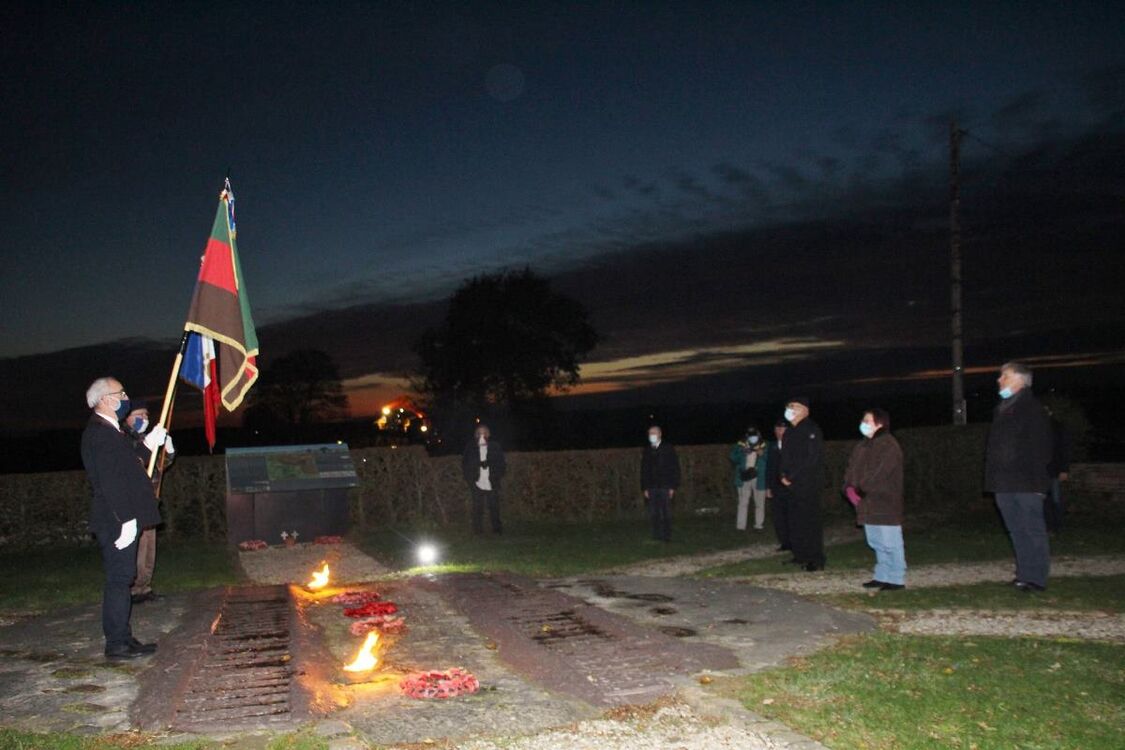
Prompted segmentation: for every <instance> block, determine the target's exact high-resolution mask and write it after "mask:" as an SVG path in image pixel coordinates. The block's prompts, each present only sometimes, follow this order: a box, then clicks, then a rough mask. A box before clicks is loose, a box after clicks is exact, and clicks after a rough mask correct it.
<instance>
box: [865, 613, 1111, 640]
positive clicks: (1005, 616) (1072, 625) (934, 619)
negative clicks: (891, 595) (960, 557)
mask: <svg viewBox="0 0 1125 750" xmlns="http://www.w3.org/2000/svg"><path fill="white" fill-rule="evenodd" d="M878 614H879V615H880V618H881V620H882V623H883V626H884V627H886V628H887V629H888V630H896V631H898V632H900V633H906V634H909V635H969V636H979V635H995V636H1003V637H1007V638H1010V637H1012V636H1021V637H1032V638H1078V639H1081V640H1084V641H1110V642H1112V643H1125V615H1119V614H1110V613H1108V612H1062V611H1046V610H1040V611H1018V612H1013V611H1008V612H1002V611H991V610H968V609H932V610H928V611H923V612H901V611H883V612H879V613H878Z"/></svg>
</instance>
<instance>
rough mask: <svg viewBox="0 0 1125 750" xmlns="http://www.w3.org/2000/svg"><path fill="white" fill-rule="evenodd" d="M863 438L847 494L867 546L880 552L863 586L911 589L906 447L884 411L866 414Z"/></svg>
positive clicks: (856, 450)
mask: <svg viewBox="0 0 1125 750" xmlns="http://www.w3.org/2000/svg"><path fill="white" fill-rule="evenodd" d="M859 431H860V432H861V433H862V434H863V437H864V439H863V440H862V441H861V442H860V443H859V445H857V446H856V447H855V448H854V449H852V455H851V457H850V458H849V459H848V468H847V471H845V472H844V494H845V495H847V497H848V500H849V501H851V503H852V505H854V506H855V508H856V520H857V522H858V523H861V524H863V529H864V532H865V533H866V535H867V546H869V547H871V549H873V550H875V575H874V577H873V578H872V579H871V580H870V581H868V582H867V583H865V584H863V586H864V588H869V589H881V590H883V591H894V590H897V589H903V588H906V553H905V551H904V549H903V543H902V505H903V501H902V448H901V447H900V446H899V444H898V441H897V440H895V438H894V435H892V434H891V417H890V415H889V414H887V412H885V411H883V410H882V409H870V410H868V411H867V412H865V413H864V415H863V422H861V423H860V426H859Z"/></svg>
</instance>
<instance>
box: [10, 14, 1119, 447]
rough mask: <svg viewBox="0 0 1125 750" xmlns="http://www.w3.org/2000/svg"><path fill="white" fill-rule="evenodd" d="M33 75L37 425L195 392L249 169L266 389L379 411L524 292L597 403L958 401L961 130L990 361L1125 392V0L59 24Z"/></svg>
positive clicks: (28, 163) (25, 359)
mask: <svg viewBox="0 0 1125 750" xmlns="http://www.w3.org/2000/svg"><path fill="white" fill-rule="evenodd" d="M0 55H2V57H0V59H2V63H0V65H2V80H3V91H4V100H5V103H4V106H3V107H2V108H0V127H2V130H3V133H4V146H5V147H4V149H3V150H2V152H0V164H2V170H3V181H2V190H3V201H2V203H0V211H2V220H0V232H3V245H2V246H3V253H4V271H3V275H2V277H0V299H2V300H3V302H2V304H3V312H4V325H3V327H2V330H0V376H2V377H3V383H4V388H3V391H4V395H3V396H2V397H0V409H2V411H3V412H4V418H3V419H4V421H5V424H6V425H9V426H10V425H11V424H12V423H14V422H20V421H24V420H28V419H31V418H32V417H33V416H39V417H44V418H51V419H57V420H64V421H65V420H68V419H72V418H75V417H77V418H79V419H80V418H81V413H82V411H83V408H84V405H83V404H82V397H81V392H82V390H83V389H84V387H85V384H86V383H88V382H89V381H90V380H91V379H93V377H95V376H98V375H101V374H103V372H104V371H105V370H109V371H112V372H114V373H115V374H117V376H118V377H120V378H122V380H124V381H125V382H126V384H129V383H131V382H132V383H134V384H135V385H132V386H130V388H131V390H132V391H134V392H138V391H143V392H148V393H152V394H156V393H158V392H160V390H161V389H162V383H163V381H164V379H165V378H166V377H167V374H166V372H167V367H168V366H169V365H170V362H171V355H170V354H168V352H169V351H170V349H171V347H173V346H174V344H175V342H176V341H177V340H178V336H179V330H180V329H181V328H182V325H183V319H184V315H185V313H186V311H187V306H188V302H189V300H190V296H191V292H192V287H193V284H194V279H195V274H196V272H197V268H198V262H199V256H200V253H201V250H202V248H203V243H204V240H205V238H206V235H207V232H208V230H209V227H210V222H211V219H212V217H213V215H214V210H215V202H216V200H217V196H218V191H219V189H220V188H221V186H222V180H223V177H224V176H225V175H226V173H227V170H228V169H229V170H230V175H231V180H232V183H233V185H234V189H235V193H236V196H237V198H238V202H237V206H238V220H239V249H240V252H241V256H242V263H243V268H244V272H245V277H246V283H247V287H248V290H249V295H250V299H251V302H252V304H253V306H254V312H255V317H256V318H257V320H258V323H259V327H260V334H261V339H262V350H263V362H264V364H265V365H267V366H268V362H269V358H270V357H271V356H276V355H278V354H281V353H283V352H285V351H289V350H292V349H294V348H298V347H306V346H317V347H320V348H324V349H326V350H327V351H329V353H331V354H332V355H333V356H334V357H335V358H336V360H337V361H338V363H339V364H340V367H341V371H342V373H343V375H344V376H345V378H346V385H347V387H348V389H349V392H350V394H351V396H352V403H353V412H355V413H365V412H368V411H370V410H371V409H372V408H373V407H374V406H375V405H376V404H377V403H378V402H379V401H380V400H381V399H383V398H386V397H388V396H391V395H394V394H395V393H397V392H399V391H400V390H401V389H402V387H403V381H402V379H401V376H402V373H403V372H404V371H405V370H406V369H407V368H409V367H410V365H411V362H412V360H411V355H410V353H409V346H410V344H411V342H412V340H413V338H414V337H415V336H417V334H418V333H419V332H420V331H421V329H422V328H423V327H424V326H426V325H430V324H434V323H436V322H437V321H438V320H439V319H440V316H441V314H442V304H441V301H442V300H443V299H444V298H445V297H447V296H448V294H449V293H450V292H451V291H452V290H453V289H454V288H455V287H456V286H457V284H458V283H459V282H460V281H461V280H462V279H464V278H466V277H468V276H471V275H473V274H476V273H482V272H490V271H494V270H498V269H502V268H511V267H521V266H523V265H528V266H530V267H531V268H533V269H534V270H536V271H538V272H540V273H542V274H545V275H547V276H550V277H551V278H552V279H553V280H554V282H555V283H556V285H557V286H558V287H559V288H560V289H562V290H564V291H566V292H567V293H570V294H572V295H573V296H575V297H577V298H578V299H580V300H581V301H582V302H583V303H584V304H586V305H587V307H588V308H589V309H590V310H591V312H592V316H593V321H594V323H595V325H596V326H597V327H598V329H599V331H600V332H601V333H602V338H603V341H602V344H601V345H600V346H599V348H598V349H597V350H595V351H594V352H593V355H592V357H591V362H590V363H589V364H587V365H586V367H585V368H584V374H585V383H584V384H583V385H582V386H581V387H580V388H579V389H578V391H576V394H575V395H576V396H578V397H580V399H579V400H581V399H588V400H589V402H590V403H610V402H613V399H617V402H619V403H628V402H629V401H630V399H632V400H634V401H636V400H646V399H647V400H661V399H665V400H679V401H682V400H685V399H687V400H691V399H701V398H715V399H719V400H722V399H728V398H729V399H737V398H750V397H752V396H765V395H768V396H769V397H773V396H775V395H778V394H780V393H781V392H782V391H783V390H784V388H785V387H790V386H798V387H808V388H813V389H814V390H815V389H817V388H828V387H836V388H845V389H846V388H848V387H849V386H850V385H855V387H865V388H870V387H872V385H873V384H881V383H899V384H903V383H907V384H908V383H912V382H920V381H935V382H940V378H941V377H943V375H944V373H943V369H942V368H946V367H948V344H947V340H948V234H947V228H948V225H947V221H948V205H947V198H948V130H949V121H950V119H951V118H953V117H956V118H957V120H958V122H959V124H960V125H961V126H962V127H963V128H965V129H966V130H967V131H968V133H969V134H968V135H967V136H966V138H965V140H964V143H963V159H964V162H963V167H964V206H963V222H964V230H965V253H966V261H965V263H966V265H965V277H966V289H965V295H966V319H965V324H966V338H967V342H968V344H969V347H970V355H971V357H970V361H968V362H967V364H968V365H969V366H970V367H976V368H980V369H981V370H982V371H987V370H989V369H990V368H992V367H994V366H995V365H996V364H997V363H999V362H1001V361H1003V360H1005V359H1009V358H1015V357H1027V358H1030V359H1032V360H1033V361H1035V362H1037V363H1040V364H1044V365H1053V366H1055V367H1058V368H1068V367H1072V368H1073V367H1077V368H1081V369H1083V370H1084V371H1086V372H1087V375H1088V377H1089V378H1090V379H1093V380H1097V379H1098V378H1099V377H1103V378H1104V377H1108V376H1107V375H1105V373H1116V372H1118V371H1120V370H1121V365H1122V363H1123V362H1125V345H1123V344H1122V342H1123V341H1125V305H1123V303H1122V299H1121V297H1122V295H1121V292H1120V285H1119V282H1117V281H1116V280H1115V279H1114V278H1113V277H1114V274H1115V273H1117V272H1119V271H1120V269H1121V266H1122V256H1121V252H1122V247H1125V243H1123V231H1122V230H1123V228H1125V218H1123V215H1125V4H1122V3H1112V2H1106V3H1084V2H1075V3H1065V4H1063V3H1036V2H1012V3H1007V2H989V3H964V4H962V3H902V2H898V3H820V4H818V3H801V2H784V3H747V2H737V3H729V4H728V3H718V2H711V3H687V2H679V3H658V2H645V3H635V4H634V3H623V2H616V3H593V4H590V5H589V7H588V6H587V4H578V3H573V4H552V3H542V2H536V3H526V4H507V3H505V4H493V3H410V4H406V3H401V4H391V3H358V4H348V3H331V4H313V3H303V4H296V5H290V4H285V3H272V4H263V3H252V4H245V5H243V4H239V3H223V4H218V3H215V4H209V3H174V4H172V3H168V4H165V3H146V4H128V5H126V4H122V3H102V4H96V5H92V6H85V7H83V6H81V5H79V4H67V5H61V6H50V5H48V4H31V3H28V4H26V5H25V7H24V8H23V9H20V8H19V7H16V6H14V4H8V5H6V6H5V7H4V9H3V10H0ZM16 383H19V389H18V390H17V389H13V385H14V384H16ZM943 387H944V386H943ZM59 388H65V389H69V390H67V393H66V394H62V393H58V392H57V391H58V389H59ZM13 391H15V393H16V394H18V395H13ZM609 397H612V398H610V401H606V399H607V398H609ZM44 404H49V406H44Z"/></svg>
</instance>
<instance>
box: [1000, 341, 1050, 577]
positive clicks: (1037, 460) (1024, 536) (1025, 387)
mask: <svg viewBox="0 0 1125 750" xmlns="http://www.w3.org/2000/svg"><path fill="white" fill-rule="evenodd" d="M996 382H997V384H998V385H999V392H1000V398H1001V401H1000V403H999V405H997V407H996V410H995V411H994V412H993V415H992V427H991V428H990V429H989V431H988V446H987V448H986V452H985V460H984V489H985V491H987V492H992V493H995V495H996V506H997V507H998V508H999V509H1000V515H1001V516H1003V517H1004V525H1005V526H1007V528H1008V536H1009V537H1011V539H1012V548H1013V549H1014V550H1015V553H1016V578H1015V580H1014V581H1012V583H1013V584H1014V585H1015V586H1016V588H1018V589H1020V590H1021V591H1025V592H1033V591H1043V590H1045V589H1046V588H1047V575H1048V573H1049V572H1050V567H1051V551H1050V546H1049V544H1048V541H1047V525H1046V522H1045V521H1044V519H1043V503H1044V501H1045V500H1046V497H1047V492H1048V490H1049V489H1050V486H1051V476H1050V474H1049V469H1048V466H1049V464H1050V463H1051V449H1052V443H1053V438H1052V435H1051V422H1050V419H1049V418H1048V416H1047V412H1046V410H1044V409H1043V405H1042V404H1040V403H1039V400H1038V399H1037V398H1035V395H1034V394H1033V393H1032V392H1031V369H1030V368H1028V367H1027V366H1026V365H1024V364H1021V363H1019V362H1008V363H1006V364H1005V365H1004V366H1003V367H1001V368H1000V377H999V378H998V379H997V381H996Z"/></svg>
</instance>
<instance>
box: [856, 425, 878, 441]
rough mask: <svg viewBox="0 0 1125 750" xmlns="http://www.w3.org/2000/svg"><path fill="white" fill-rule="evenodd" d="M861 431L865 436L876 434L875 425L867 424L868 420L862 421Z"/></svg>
mask: <svg viewBox="0 0 1125 750" xmlns="http://www.w3.org/2000/svg"><path fill="white" fill-rule="evenodd" d="M859 431H860V432H862V433H863V436H864V437H868V438H869V437H871V436H872V435H874V434H875V427H874V426H873V425H869V424H867V422H860V423H859Z"/></svg>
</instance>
